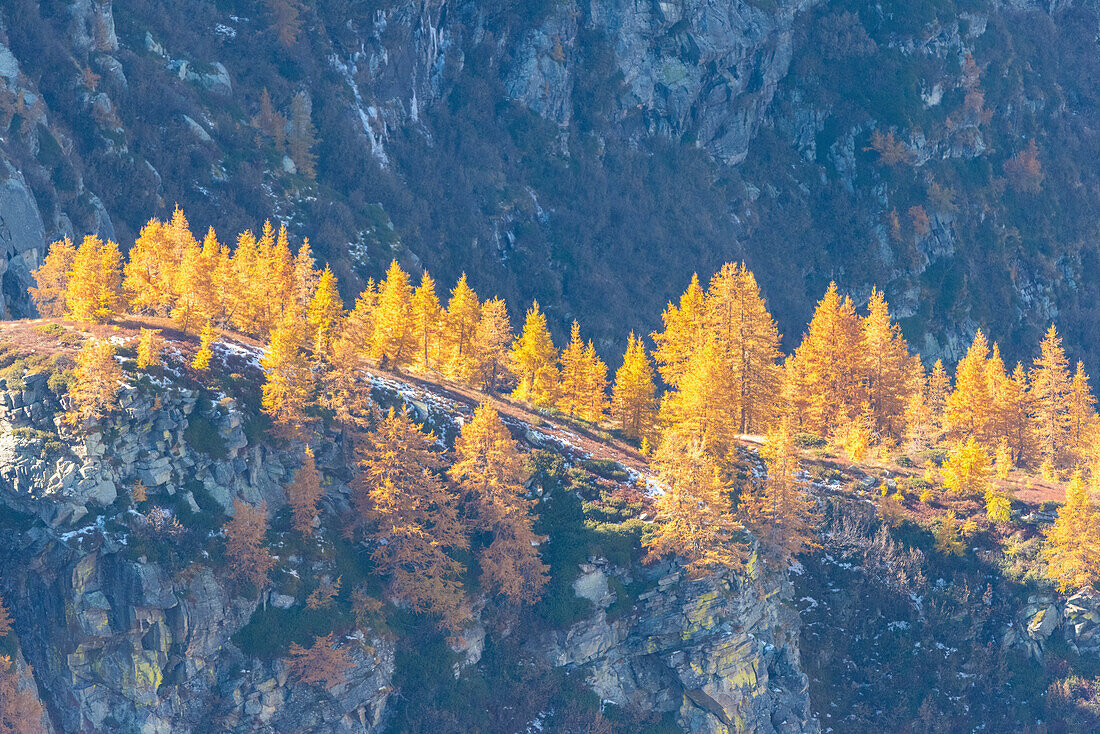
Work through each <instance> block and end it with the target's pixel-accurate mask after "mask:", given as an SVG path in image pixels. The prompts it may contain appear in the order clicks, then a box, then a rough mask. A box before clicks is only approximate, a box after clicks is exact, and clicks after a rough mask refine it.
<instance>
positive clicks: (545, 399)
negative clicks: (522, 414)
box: [510, 301, 558, 408]
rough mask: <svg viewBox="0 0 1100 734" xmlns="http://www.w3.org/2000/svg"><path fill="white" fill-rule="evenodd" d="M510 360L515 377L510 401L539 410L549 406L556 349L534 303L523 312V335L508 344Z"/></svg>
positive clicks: (555, 372) (553, 388)
mask: <svg viewBox="0 0 1100 734" xmlns="http://www.w3.org/2000/svg"><path fill="white" fill-rule="evenodd" d="M510 360H511V369H512V374H514V375H515V376H516V389H515V390H513V391H512V398H513V399H515V400H525V401H527V402H529V403H531V404H533V405H536V406H538V407H540V408H549V407H551V406H552V405H553V404H554V401H555V399H556V397H557V389H558V366H557V363H558V350H557V348H556V347H555V346H554V340H553V339H552V338H551V336H550V330H549V329H547V328H546V315H545V314H543V313H542V312H541V311H540V310H539V302H538V301H535V302H533V303H532V304H531V308H529V309H528V310H527V318H526V321H525V322H524V324H523V333H522V334H520V336H519V338H518V339H516V340H515V342H513V343H512V351H511V354H510Z"/></svg>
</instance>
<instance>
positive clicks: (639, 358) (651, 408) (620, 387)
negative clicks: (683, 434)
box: [611, 332, 657, 441]
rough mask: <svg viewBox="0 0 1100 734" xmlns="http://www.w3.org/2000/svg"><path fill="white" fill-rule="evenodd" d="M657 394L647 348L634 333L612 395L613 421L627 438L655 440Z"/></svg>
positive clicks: (627, 344)
mask: <svg viewBox="0 0 1100 734" xmlns="http://www.w3.org/2000/svg"><path fill="white" fill-rule="evenodd" d="M656 391H657V388H656V387H655V386H654V384H653V367H652V366H651V365H650V363H649V358H648V357H647V356H646V350H645V344H643V343H642V340H641V339H639V338H637V337H635V336H634V332H630V338H629V339H628V341H627V343H626V354H625V355H623V365H622V367H620V368H619V369H618V370H617V371H616V372H615V386H614V388H613V389H612V391H611V417H612V419H613V420H614V422H615V425H616V426H618V427H619V429H620V430H621V431H622V432H623V435H624V436H626V437H627V438H632V439H634V440H635V441H640V440H641V439H642V438H648V437H650V436H652V434H653V431H654V427H655V425H656V421H657V400H656Z"/></svg>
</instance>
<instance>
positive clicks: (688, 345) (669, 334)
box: [652, 274, 707, 386]
mask: <svg viewBox="0 0 1100 734" xmlns="http://www.w3.org/2000/svg"><path fill="white" fill-rule="evenodd" d="M661 318H662V319H663V320H664V324H665V329H664V331H662V332H658V333H654V334H652V337H653V342H654V343H655V344H656V345H657V347H656V349H654V350H653V358H654V359H655V360H656V361H657V365H658V370H659V371H660V373H661V377H662V379H664V381H665V382H667V383H668V384H669V385H672V386H678V385H679V384H680V380H681V378H682V377H683V375H684V372H685V370H686V368H687V363H688V360H690V359H691V355H692V354H694V353H695V352H696V351H698V349H699V348H700V347H702V345H703V342H705V341H706V336H707V329H706V302H705V295H704V293H703V289H702V287H701V286H700V285H699V276H698V275H697V274H694V275H692V276H691V284H690V285H688V289H687V290H686V291H684V294H683V295H682V296H680V305H679V307H676V306H674V305H673V304H672V303H669V304H668V306H667V307H665V312H664V314H663V315H662V316H661Z"/></svg>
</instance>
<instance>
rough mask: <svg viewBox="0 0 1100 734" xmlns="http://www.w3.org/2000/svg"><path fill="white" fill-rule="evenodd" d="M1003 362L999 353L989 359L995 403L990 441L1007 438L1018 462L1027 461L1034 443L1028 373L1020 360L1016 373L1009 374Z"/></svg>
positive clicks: (990, 378) (991, 415)
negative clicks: (1005, 371) (1006, 372)
mask: <svg viewBox="0 0 1100 734" xmlns="http://www.w3.org/2000/svg"><path fill="white" fill-rule="evenodd" d="M1002 365H1003V362H1001V358H1000V355H999V354H998V355H997V356H996V358H995V359H994V358H991V359H990V361H989V369H988V375H989V390H990V393H991V396H992V404H991V406H990V421H989V422H990V430H989V432H988V434H989V435H988V437H987V438H988V441H989V443H990V444H993V443H994V442H996V443H997V445H1000V443H1001V442H1002V441H1004V442H1006V443H1007V445H1008V447H1009V448H1010V450H1011V453H1012V459H1013V461H1014V463H1023V461H1024V460H1025V457H1026V456H1027V455H1028V454H1029V453H1030V452H1031V448H1032V445H1033V444H1034V438H1033V430H1032V420H1031V399H1030V396H1029V395H1028V390H1027V374H1026V373H1025V372H1024V367H1023V365H1022V364H1019V363H1017V364H1016V369H1015V370H1014V371H1013V373H1012V375H1011V376H1008V375H1005V373H1004V368H1003V366H1002Z"/></svg>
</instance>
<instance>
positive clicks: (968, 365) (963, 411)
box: [943, 329, 992, 440]
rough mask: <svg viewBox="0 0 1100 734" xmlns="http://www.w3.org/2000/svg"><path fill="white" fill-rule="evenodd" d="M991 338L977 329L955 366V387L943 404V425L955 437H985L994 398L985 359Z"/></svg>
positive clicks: (986, 359)
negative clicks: (964, 354)
mask: <svg viewBox="0 0 1100 734" xmlns="http://www.w3.org/2000/svg"><path fill="white" fill-rule="evenodd" d="M988 359H989V342H988V341H987V340H986V338H985V334H984V333H982V330H981V329H978V331H977V333H975V334H974V341H973V342H972V343H971V345H970V348H969V349H968V350H967V352H966V356H965V357H963V358H962V359H961V360H959V364H958V366H957V367H956V368H955V389H954V391H952V392H951V394H949V395H948V396H947V400H946V402H945V405H944V418H943V421H944V428H945V430H946V431H947V432H948V433H949V434H950V435H951V436H954V437H956V438H965V437H967V436H974V437H975V438H977V439H979V440H984V439H985V437H986V431H987V429H988V426H989V419H990V409H991V405H992V400H991V399H990V395H989V379H988V371H987V369H986V362H987V361H988Z"/></svg>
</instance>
